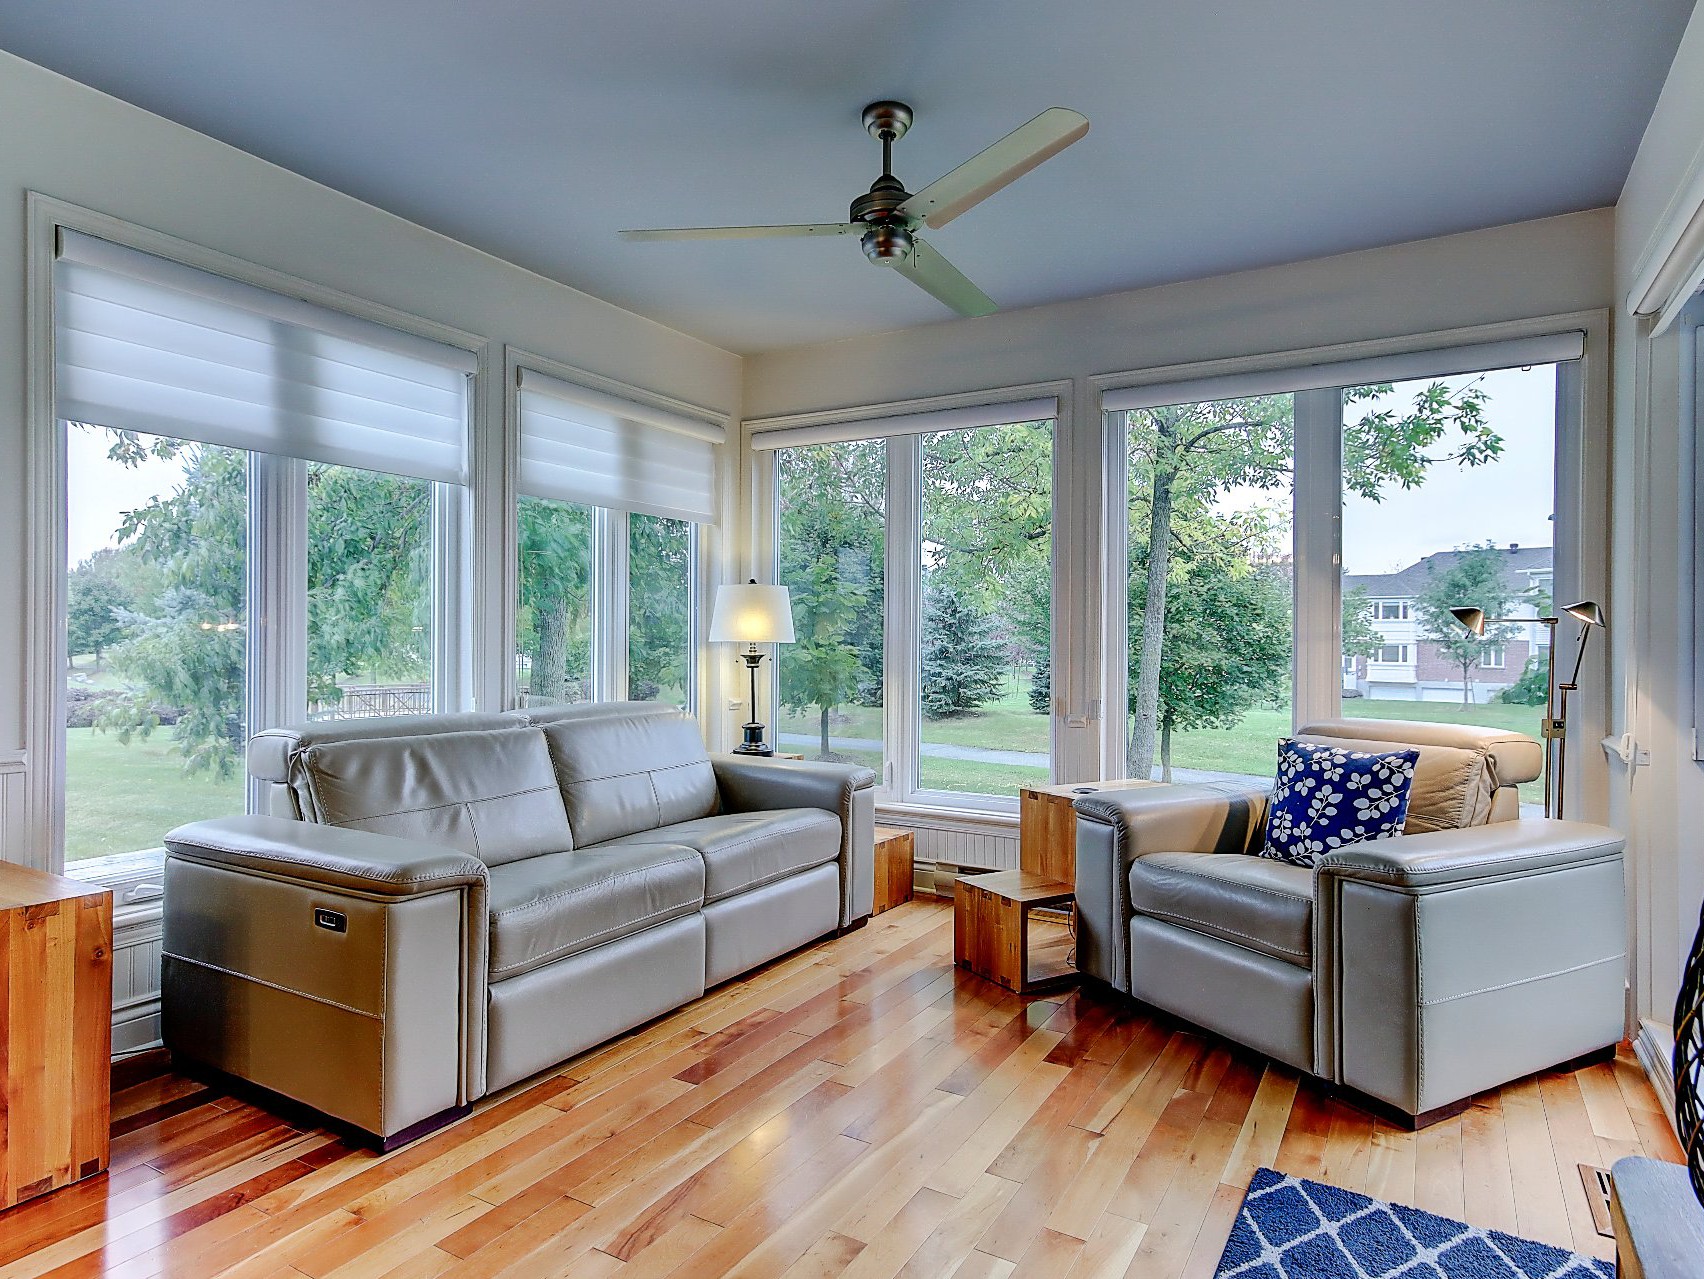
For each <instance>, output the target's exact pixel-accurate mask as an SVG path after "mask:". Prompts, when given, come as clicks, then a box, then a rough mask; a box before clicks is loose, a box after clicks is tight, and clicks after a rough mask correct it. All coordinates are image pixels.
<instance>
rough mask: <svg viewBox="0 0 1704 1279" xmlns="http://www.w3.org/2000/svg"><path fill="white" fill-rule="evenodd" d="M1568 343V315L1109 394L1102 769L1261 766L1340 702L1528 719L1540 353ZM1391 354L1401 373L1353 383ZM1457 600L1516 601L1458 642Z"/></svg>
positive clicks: (1550, 435)
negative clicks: (1113, 637)
mask: <svg viewBox="0 0 1704 1279" xmlns="http://www.w3.org/2000/svg"><path fill="white" fill-rule="evenodd" d="M1579 346H1580V338H1579V335H1578V334H1572V335H1562V336H1560V337H1557V338H1554V339H1551V338H1539V339H1522V340H1518V341H1516V342H1512V343H1506V344H1495V345H1488V346H1486V347H1478V348H1459V349H1457V350H1453V351H1442V352H1434V353H1423V354H1418V355H1412V356H1407V355H1405V356H1395V357H1389V358H1380V359H1375V360H1368V361H1358V362H1352V363H1345V364H1342V365H1336V366H1332V365H1321V366H1316V367H1314V368H1311V369H1299V370H1294V371H1289V372H1278V373H1272V374H1249V375H1246V376H1242V375H1237V376H1230V377H1225V378H1222V379H1217V380H1213V381H1208V382H1202V383H1197V384H1194V385H1195V386H1200V387H1206V386H1212V387H1215V388H1224V389H1225V390H1240V389H1243V388H1246V389H1247V393H1244V394H1241V395H1238V396H1237V397H1236V398H1214V399H1199V400H1183V401H1177V402H1167V401H1168V397H1167V396H1166V394H1165V391H1164V388H1133V389H1131V390H1129V391H1117V392H1109V393H1108V394H1107V395H1106V397H1105V401H1104V403H1105V407H1106V408H1107V410H1108V413H1109V425H1110V426H1111V427H1112V429H1114V430H1117V431H1122V432H1123V437H1124V441H1125V463H1126V466H1127V475H1126V480H1127V488H1128V494H1129V507H1128V526H1127V527H1128V537H1127V546H1128V553H1127V555H1126V557H1125V559H1124V565H1123V567H1124V569H1125V578H1126V580H1125V581H1124V582H1123V583H1122V585H1123V587H1124V588H1125V590H1126V591H1127V594H1126V596H1125V598H1126V600H1127V603H1128V630H1127V632H1126V633H1127V636H1128V645H1127V662H1128V667H1127V670H1126V671H1125V672H1121V673H1120V674H1121V675H1122V676H1123V680H1122V682H1123V685H1124V688H1125V692H1126V700H1127V707H1126V710H1127V718H1126V722H1125V733H1124V736H1123V740H1122V742H1121V744H1120V753H1121V754H1122V756H1123V758H1122V759H1117V760H1115V761H1112V762H1113V764H1114V766H1118V765H1122V767H1123V769H1124V772H1125V774H1126V775H1127V776H1133V777H1155V778H1163V779H1166V780H1174V781H1189V780H1211V779H1215V778H1220V777H1224V778H1239V777H1266V776H1270V775H1271V771H1272V767H1273V750H1272V747H1273V743H1274V742H1275V741H1276V740H1277V738H1278V737H1279V736H1281V735H1283V734H1284V733H1286V732H1289V731H1291V729H1292V727H1293V726H1294V725H1295V724H1297V723H1300V722H1305V721H1307V720H1311V719H1318V718H1324V717H1327V716H1331V715H1335V714H1338V713H1340V711H1339V708H1340V707H1341V713H1344V714H1349V715H1354V716H1362V717H1371V718H1386V719H1416V720H1428V721H1444V722H1458V723H1469V724H1482V725H1488V726H1492V727H1502V728H1511V729H1516V730H1518V731H1521V732H1525V733H1530V734H1534V735H1536V734H1537V733H1538V730H1539V720H1540V718H1541V716H1542V702H1543V700H1544V684H1543V663H1544V658H1545V656H1546V654H1545V650H1544V644H1545V643H1546V641H1547V634H1546V631H1545V628H1544V627H1543V626H1541V625H1540V624H1539V622H1538V618H1539V616H1540V615H1541V614H1544V613H1546V612H1548V611H1550V609H1551V607H1552V597H1553V591H1554V586H1553V582H1554V577H1555V573H1556V567H1557V566H1556V552H1555V549H1554V548H1555V547H1556V545H1557V542H1556V537H1555V522H1554V515H1553V511H1554V506H1555V503H1554V496H1553V495H1554V491H1555V484H1556V472H1557V468H1556V456H1557V454H1556V449H1557V444H1556V440H1557V435H1558V430H1559V420H1558V412H1559V408H1558V406H1559V405H1560V404H1562V403H1563V402H1564V400H1565V397H1566V392H1567V389H1568V387H1569V386H1570V385H1572V384H1573V383H1571V382H1570V381H1569V378H1570V376H1571V375H1570V374H1569V373H1568V370H1569V369H1571V368H1572V367H1573V366H1572V365H1571V364H1568V363H1566V362H1559V360H1560V361H1566V360H1571V359H1573V358H1577V356H1578V353H1579ZM1528 356H1537V357H1545V356H1548V357H1549V358H1537V359H1533V360H1532V361H1531V362H1530V363H1529V362H1527V360H1526V359H1525V358H1523V357H1528ZM1428 365H1431V366H1432V367H1435V368H1436V369H1438V370H1439V371H1438V373H1437V375H1435V376H1430V375H1425V374H1427V373H1428V372H1429V370H1428V369H1427V367H1426V366H1428ZM1409 370H1413V371H1414V373H1415V374H1420V376H1415V375H1409V376H1393V377H1389V378H1388V380H1381V381H1375V380H1373V378H1375V377H1377V376H1379V375H1380V374H1382V373H1386V372H1387V371H1388V372H1390V373H1396V374H1404V373H1408V371H1409ZM1463 370H1465V371H1463ZM1356 373H1361V374H1370V375H1372V376H1371V377H1363V378H1361V379H1354V378H1353V377H1352V376H1351V375H1353V374H1356ZM1333 374H1337V375H1338V376H1340V377H1341V379H1342V380H1340V381H1335V382H1334V381H1333V380H1332V375H1333ZM1180 389H1182V388H1180ZM1256 392H1263V393H1256ZM1339 509H1340V510H1341V520H1340V521H1339V520H1338V518H1337V514H1338V510H1339ZM1114 571H1116V570H1114ZM1460 605H1475V606H1478V607H1480V608H1483V609H1484V610H1485V612H1486V613H1487V614H1488V615H1489V616H1491V617H1493V618H1510V619H1514V620H1511V621H1496V622H1493V623H1492V624H1491V625H1490V626H1489V627H1488V629H1487V631H1486V633H1485V635H1484V636H1483V637H1482V638H1481V637H1475V636H1473V635H1471V634H1469V633H1468V632H1467V631H1466V630H1464V629H1463V628H1462V627H1461V625H1460V624H1459V623H1458V622H1457V621H1456V620H1455V619H1454V618H1453V617H1451V616H1450V612H1449V610H1450V609H1451V608H1452V607H1455V606H1460ZM1524 619H1531V620H1530V621H1528V620H1524ZM1332 648H1335V649H1336V651H1335V652H1332V651H1331V649H1332ZM1116 686H1117V683H1116V682H1109V687H1116ZM1107 771H1109V772H1110V771H1111V769H1108V770H1107ZM1537 793H1538V790H1537V787H1536V784H1535V786H1534V788H1533V794H1534V795H1536V794H1537ZM1529 798H1531V797H1530V796H1529Z"/></svg>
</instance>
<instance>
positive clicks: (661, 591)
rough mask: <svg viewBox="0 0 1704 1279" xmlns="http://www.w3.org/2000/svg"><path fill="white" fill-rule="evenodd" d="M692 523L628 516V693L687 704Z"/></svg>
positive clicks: (639, 698)
mask: <svg viewBox="0 0 1704 1279" xmlns="http://www.w3.org/2000/svg"><path fill="white" fill-rule="evenodd" d="M691 679H692V525H691V524H689V523H688V522H687V521H685V520H667V519H661V518H658V517H656V516H651V515H629V516H628V517H627V695H628V696H629V697H631V698H633V699H634V700H636V701H641V702H668V703H669V704H670V705H672V706H679V707H681V708H682V709H690V705H691V701H692V698H691V692H690V689H691Z"/></svg>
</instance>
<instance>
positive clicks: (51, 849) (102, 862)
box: [6, 191, 489, 904]
mask: <svg viewBox="0 0 1704 1279" xmlns="http://www.w3.org/2000/svg"><path fill="white" fill-rule="evenodd" d="M26 218H27V226H26V231H25V270H26V280H25V304H26V314H27V321H26V326H25V412H26V431H25V475H26V480H25V483H26V495H25V500H26V509H27V512H28V529H27V535H26V549H25V563H26V588H25V590H26V599H27V600H28V603H29V610H28V611H29V620H28V622H27V623H26V628H25V657H24V663H25V665H24V670H25V681H24V683H25V690H24V718H25V726H24V735H25V750H24V755H25V759H26V760H28V762H29V767H28V769H27V771H26V786H25V791H24V819H23V822H22V828H23V831H24V832H25V834H24V836H23V838H22V839H21V840H20V841H19V843H18V845H17V846H16V847H15V848H14V847H8V848H7V850H6V851H7V855H8V856H9V857H11V858H12V859H13V860H16V861H19V862H21V863H23V864H24V865H29V866H34V867H36V868H38V869H41V870H48V871H54V872H57V873H63V872H64V871H65V870H66V869H67V867H66V863H65V860H64V848H65V776H66V769H65V681H64V679H63V678H62V675H61V672H63V671H64V669H65V664H66V658H65V626H64V617H65V598H66V571H67V564H66V544H65V536H66V535H65V528H66V502H67V498H66V468H65V437H64V432H63V431H62V430H61V429H60V424H59V421H58V419H57V417H56V416H55V414H54V407H53V382H54V351H53V347H54V341H53V333H54V314H53V311H54V284H53V261H54V250H55V246H56V242H57V239H58V236H57V232H58V229H59V228H60V227H64V228H66V229H68V230H73V231H80V232H82V233H84V234H86V235H92V236H96V237H99V238H100V239H103V240H108V241H111V242H113V243H115V244H120V245H124V246H125V247H128V248H132V249H137V250H139V251H141V252H144V253H151V254H154V255H155V256H157V257H162V258H166V259H168V260H171V261H174V262H180V263H182V264H184V265H185V266H190V267H196V268H198V269H200V270H204V271H210V272H212V273H214V274H216V275H222V276H225V277H228V278H230V279H232V280H235V281H237V282H239V283H242V284H248V285H253V286H256V287H258V288H263V289H268V290H271V291H272V292H275V293H281V294H284V295H285V296H288V297H296V298H301V299H303V300H304V301H307V302H310V303H313V304H315V305H318V306H322V307H327V308H329V309H331V310H334V311H341V312H344V313H346V314H348V315H351V316H354V317H356V318H357V319H362V320H369V321H372V322H374V323H377V324H382V325H385V326H387V327H389V328H393V329H396V330H399V331H401V332H403V333H409V334H413V335H415V336H417V337H421V338H425V339H427V340H428V341H432V342H437V343H441V344H443V345H446V346H451V347H456V348H459V349H461V350H464V351H467V352H469V353H471V354H472V355H473V356H474V357H475V359H476V360H482V359H483V356H484V351H485V348H486V345H487V344H486V342H485V339H483V338H481V337H479V336H477V335H475V334H471V333H466V332H463V331H462V330H459V329H454V328H451V327H450V326H448V325H443V324H438V323H436V322H434V321H430V320H425V319H422V318H420V317H418V316H413V315H409V314H407V313H406V312H403V311H399V310H396V309H395V308H392V307H388V306H384V305H382V304H380V303H376V302H370V301H367V300H366V299H363V298H358V297H355V296H352V295H350V294H347V293H343V292H341V291H340V290H337V289H331V288H327V287H325V286H324V285H319V284H315V283H313V282H311V281H308V280H303V279H300V278H298V277H296V276H292V275H288V274H286V273H284V272H281V271H275V270H273V269H271V268H269V267H263V266H259V265H257V264H255V263H252V262H246V261H244V260H242V259H240V258H234V257H231V256H229V255H228V254H224V253H220V252H218V251H216V250H213V249H209V248H206V247H204V246H201V245H198V244H193V243H190V242H189V241H186V240H181V239H178V238H176V237H174V236H169V235H164V234H162V233H160V232H158V231H152V230H149V229H147V228H146V227H141V226H137V225H135V224H133V223H130V222H126V221H124V220H123V219H121V218H115V217H113V216H111V215H109V214H104V213H99V212H96V211H94V210H92V209H86V208H82V207H80V206H78V205H74V204H70V203H67V202H65V201H63V200H58V199H54V198H53V197H50V196H45V195H42V194H40V193H39V192H34V191H31V192H29V193H28V197H27V207H26ZM477 397H478V379H477V377H476V378H475V380H474V385H473V387H472V388H470V396H469V404H468V424H469V425H468V429H469V432H470V439H469V444H470V448H469V454H468V456H469V465H468V472H469V474H468V485H467V491H468V498H467V500H468V501H469V502H470V503H474V504H478V503H479V502H480V501H481V498H482V495H483V490H484V489H485V488H486V487H487V486H488V484H489V471H488V467H486V466H482V465H481V460H480V458H479V457H478V456H477V454H476V452H475V450H474V449H473V448H472V447H471V445H472V443H473V440H474V439H475V438H477V435H478V432H477V431H476V430H475V425H474V424H475V423H476V422H477V421H478V420H479V403H478V398H477ZM251 477H252V468H251ZM274 487H275V486H271V485H269V486H268V490H269V491H268V495H266V496H264V497H263V501H264V502H266V503H270V504H272V505H271V510H270V514H271V515H272V518H273V519H274V520H277V518H278V517H279V515H280V514H282V511H281V510H280V508H279V506H278V504H279V503H281V502H286V501H287V500H288V499H286V497H285V496H284V494H283V492H282V491H272V490H273V489H274ZM251 490H252V482H251ZM303 494H304V498H305V488H304V489H303ZM257 505H258V504H257V502H256V501H255V500H254V494H253V493H252V491H251V500H250V504H249V506H250V513H251V514H250V518H251V543H250V548H249V549H250V566H251V571H252V570H253V568H254V566H255V564H256V560H255V555H256V545H255V543H254V540H253V524H252V521H253V519H254V512H255V511H256V509H257ZM288 518H289V519H291V520H295V519H298V518H299V519H300V520H301V528H302V529H303V530H305V527H306V524H305V518H306V517H305V510H303V511H300V512H294V511H293V512H290V513H289V516H288ZM271 528H273V529H275V530H277V531H278V532H279V533H281V534H283V536H284V539H285V540H288V536H289V535H288V532H287V531H286V530H285V528H284V526H282V525H280V524H277V523H274V524H273V525H271ZM305 544H306V538H305V532H304V533H303V535H302V539H301V541H300V542H299V543H298V545H302V546H305ZM262 553H264V554H266V555H268V556H269V557H272V556H279V555H282V554H284V553H283V552H282V551H280V550H277V549H267V550H264V551H263V552H262ZM472 553H473V554H474V555H475V556H476V558H477V557H478V556H479V555H480V554H482V548H481V547H477V546H476V547H474V548H472ZM270 562H271V563H273V564H276V563H278V560H277V559H276V558H274V559H272V560H271V561H270ZM304 571H305V570H304ZM280 581H281V579H278V578H274V579H273V586H274V587H276V586H277V585H278V584H279V582H280ZM268 599H269V600H272V599H273V592H270V591H269V593H268ZM253 603H254V592H253V590H252V589H251V591H250V606H251V617H253V616H254V614H253V612H252V606H253ZM305 605H306V591H305V583H304V589H303V592H302V595H301V601H300V606H297V605H296V604H292V605H291V606H290V608H289V609H288V611H287V612H286V614H284V615H283V616H282V617H280V618H279V624H280V625H287V626H288V627H289V629H290V630H291V631H292V632H294V631H295V630H296V629H297V628H298V627H299V628H300V630H301V634H302V636H303V637H304V638H303V645H304V649H305V635H306V630H305V625H306V622H305V618H295V617H290V616H289V614H294V613H301V612H303V611H304V609H305ZM286 618H288V620H287V621H286V620H285V619H286ZM251 634H252V631H251ZM274 656H275V659H277V657H278V654H277V650H276V649H275V650H274ZM478 659H479V655H478V654H474V655H473V656H472V657H471V658H470V659H469V660H470V661H472V662H475V663H477V662H478ZM475 669H477V665H476V666H475ZM288 682H293V681H285V680H283V679H281V678H280V676H279V674H278V673H277V672H276V671H273V672H269V673H264V674H263V675H262V676H261V681H260V682H259V685H258V686H259V687H260V688H261V689H262V690H263V692H262V695H261V699H260V704H259V705H258V706H256V705H251V706H250V707H249V713H250V714H251V715H256V714H259V715H261V716H262V717H263V718H270V717H271V716H273V715H275V714H278V713H281V712H285V711H286V710H287V708H286V705H285V703H286V702H290V701H293V694H292V692H291V690H290V689H289V688H288V687H287V683H288ZM248 683H249V687H250V689H251V690H253V689H256V688H257V678H256V672H255V671H253V670H252V669H251V671H250V672H249V676H248ZM301 704H302V706H303V708H304V710H305V707H306V695H305V690H304V692H303V695H302V698H301ZM259 726H260V725H259V724H258V723H256V722H254V721H253V720H251V723H250V728H251V729H253V728H257V727H259ZM163 853H164V850H163V849H144V850H138V851H137V852H134V853H126V854H120V855H118V856H117V857H116V858H85V859H82V860H80V861H78V862H75V863H72V866H71V869H73V870H74V871H75V872H76V874H77V876H78V877H79V878H82V879H85V880H88V881H91V882H108V877H107V876H108V873H110V875H111V882H112V883H113V884H114V886H115V888H116V889H118V890H119V893H120V895H121V897H122V896H123V895H124V894H127V893H131V892H134V891H135V890H136V889H137V888H138V887H139V886H141V887H143V888H144V889H145V888H146V886H147V885H148V884H150V883H151V881H152V879H154V878H157V872H155V871H154V870H153V869H152V866H151V864H149V863H148V860H147V859H150V858H159V857H161V856H163ZM138 859H142V860H140V861H139V860H138ZM137 900H141V898H140V897H138V898H137ZM121 904H122V903H121Z"/></svg>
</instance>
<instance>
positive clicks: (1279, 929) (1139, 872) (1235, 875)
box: [1130, 853, 1313, 968]
mask: <svg viewBox="0 0 1704 1279" xmlns="http://www.w3.org/2000/svg"><path fill="white" fill-rule="evenodd" d="M1130 905H1131V907H1132V908H1133V909H1134V910H1135V911H1136V912H1137V913H1138V914H1141V915H1148V916H1151V917H1152V918H1154V919H1160V920H1164V921H1165V922H1166V923H1168V924H1175V925H1177V926H1178V927H1179V928H1187V929H1189V930H1190V931H1191V932H1195V933H1200V934H1201V935H1203V936H1205V937H1216V938H1218V939H1219V940H1220V941H1224V942H1229V943H1230V944H1231V945H1233V946H1241V947H1242V948H1243V949H1244V950H1252V951H1256V952H1258V953H1260V954H1262V955H1270V956H1271V957H1272V958H1273V959H1281V960H1283V961H1284V962H1285V963H1287V964H1295V965H1297V966H1298V967H1301V968H1306V967H1308V966H1309V962H1310V959H1311V956H1312V954H1313V871H1311V870H1309V869H1307V868H1306V867H1302V866H1292V865H1290V864H1289V863H1287V862H1279V861H1273V860H1272V859H1270V858H1266V857H1250V856H1246V855H1244V854H1241V853H1148V854H1146V855H1144V856H1141V857H1138V858H1137V859H1136V860H1135V861H1134V862H1133V863H1132V864H1131V867H1130Z"/></svg>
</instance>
